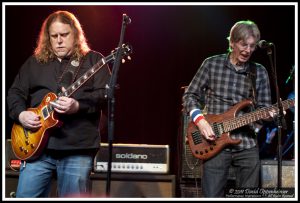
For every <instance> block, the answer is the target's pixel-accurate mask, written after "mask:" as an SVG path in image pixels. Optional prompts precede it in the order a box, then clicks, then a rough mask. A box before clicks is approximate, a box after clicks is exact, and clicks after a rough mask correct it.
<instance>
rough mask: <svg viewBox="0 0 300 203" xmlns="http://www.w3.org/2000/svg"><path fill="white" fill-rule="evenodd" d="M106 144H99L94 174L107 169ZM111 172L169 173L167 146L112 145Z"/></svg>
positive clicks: (107, 150)
mask: <svg viewBox="0 0 300 203" xmlns="http://www.w3.org/2000/svg"><path fill="white" fill-rule="evenodd" d="M108 152H109V149H108V144H107V143H100V150H99V151H98V153H97V155H96V156H95V159H94V172H106V171H107V169H108V156H109V154H108ZM111 171H112V172H119V173H156V174H166V173H168V172H169V146H168V145H147V144H113V148H112V163H111Z"/></svg>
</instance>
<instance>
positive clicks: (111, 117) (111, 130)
mask: <svg viewBox="0 0 300 203" xmlns="http://www.w3.org/2000/svg"><path fill="white" fill-rule="evenodd" d="M130 23H131V19H130V18H129V16H127V15H126V14H123V19H122V28H121V35H120V41H119V45H118V49H117V52H116V58H115V62H114V65H113V69H112V76H111V79H110V83H109V86H108V87H107V97H108V164H107V178H106V196H107V197H109V196H110V182H111V162H112V148H113V144H112V143H113V139H114V108H115V98H114V92H115V86H116V81H117V75H118V71H119V67H120V62H121V59H122V58H121V51H120V50H121V47H122V44H123V40H124V34H125V28H126V26H127V25H128V24H130Z"/></svg>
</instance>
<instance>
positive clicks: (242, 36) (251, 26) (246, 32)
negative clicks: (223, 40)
mask: <svg viewBox="0 0 300 203" xmlns="http://www.w3.org/2000/svg"><path fill="white" fill-rule="evenodd" d="M250 36H252V37H254V38H255V39H256V42H258V41H259V40H260V31H259V29H258V27H257V25H256V24H255V23H254V22H253V21H251V20H242V21H238V22H236V23H235V24H234V25H233V26H232V28H231V30H230V34H229V37H227V39H228V42H229V47H228V51H229V52H232V48H231V46H230V42H238V41H240V40H246V39H247V38H248V37H250Z"/></svg>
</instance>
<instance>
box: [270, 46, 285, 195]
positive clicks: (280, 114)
mask: <svg viewBox="0 0 300 203" xmlns="http://www.w3.org/2000/svg"><path fill="white" fill-rule="evenodd" d="M272 47H274V63H273V60H272V48H271V46H270V47H268V48H267V55H268V56H269V60H270V64H271V70H272V75H273V78H274V81H275V88H276V100H277V105H278V110H279V112H278V114H277V117H276V119H277V126H278V145H277V162H278V165H277V166H278V169H277V170H278V181H277V188H278V189H280V188H281V187H282V178H281V177H282V144H281V137H282V128H284V129H286V123H285V120H284V114H283V107H282V103H281V99H280V93H279V88H278V82H277V73H276V48H275V45H274V44H272Z"/></svg>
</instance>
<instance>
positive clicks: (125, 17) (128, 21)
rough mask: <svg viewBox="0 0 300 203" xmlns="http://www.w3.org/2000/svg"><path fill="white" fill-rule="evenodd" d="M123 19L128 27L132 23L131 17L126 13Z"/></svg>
mask: <svg viewBox="0 0 300 203" xmlns="http://www.w3.org/2000/svg"><path fill="white" fill-rule="evenodd" d="M123 19H124V22H125V23H126V24H127V25H128V24H130V23H131V19H130V17H129V16H128V15H126V14H125V13H124V14H123Z"/></svg>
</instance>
